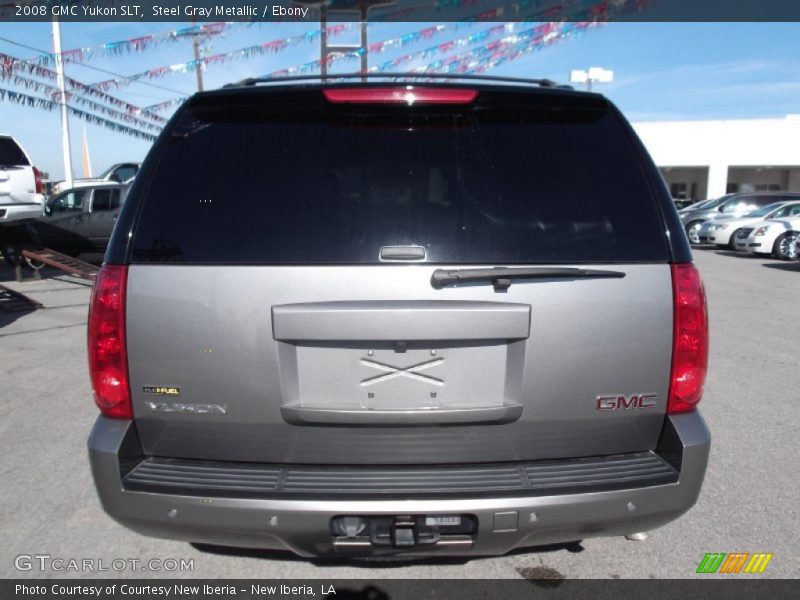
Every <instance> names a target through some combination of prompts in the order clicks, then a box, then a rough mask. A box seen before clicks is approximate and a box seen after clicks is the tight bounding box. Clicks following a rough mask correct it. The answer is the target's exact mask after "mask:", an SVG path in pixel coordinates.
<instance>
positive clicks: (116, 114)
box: [5, 73, 161, 132]
mask: <svg viewBox="0 0 800 600" xmlns="http://www.w3.org/2000/svg"><path fill="white" fill-rule="evenodd" d="M5 79H6V80H7V81H10V82H12V83H13V84H14V85H18V86H21V87H24V88H25V89H26V90H35V91H36V92H39V93H40V94H45V95H46V96H48V97H49V98H50V99H51V100H52V101H53V102H60V101H61V91H60V90H59V89H58V88H57V87H56V86H54V85H49V84H47V83H44V82H42V81H36V80H34V79H29V78H27V77H23V76H22V75H19V74H17V73H13V74H11V75H10V76H9V77H6V78H5ZM65 95H66V98H67V102H73V103H75V104H80V105H81V106H85V107H87V108H90V109H92V110H94V111H97V112H100V113H103V114H104V115H106V116H109V117H113V118H115V119H117V120H118V121H122V122H124V123H128V124H130V125H136V126H137V127H141V128H144V129H150V130H151V131H156V132H158V131H161V126H160V125H157V124H156V123H151V122H149V121H144V120H142V119H137V118H136V117H135V116H133V115H131V114H130V113H127V112H123V111H121V110H116V109H114V108H111V107H109V106H106V105H105V104H100V103H99V102H95V101H94V100H90V99H89V98H85V97H83V96H80V95H78V94H73V93H71V92H65ZM141 110H142V112H146V109H141Z"/></svg>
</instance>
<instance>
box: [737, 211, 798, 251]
mask: <svg viewBox="0 0 800 600" xmlns="http://www.w3.org/2000/svg"><path fill="white" fill-rule="evenodd" d="M798 236H800V214H798V215H796V216H794V217H790V218H788V219H769V220H768V221H761V222H760V223H757V224H756V225H755V227H754V228H753V231H751V232H750V235H748V236H747V242H746V245H745V246H746V249H747V251H748V252H750V253H751V254H764V255H770V254H771V255H772V256H774V257H775V258H779V259H781V260H794V259H796V258H797V246H796V245H795V242H796V241H797V238H798Z"/></svg>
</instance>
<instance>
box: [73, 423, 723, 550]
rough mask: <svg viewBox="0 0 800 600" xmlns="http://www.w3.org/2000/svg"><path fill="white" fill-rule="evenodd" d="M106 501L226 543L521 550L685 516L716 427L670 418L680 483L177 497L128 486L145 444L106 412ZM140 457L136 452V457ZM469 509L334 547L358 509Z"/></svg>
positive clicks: (170, 532)
mask: <svg viewBox="0 0 800 600" xmlns="http://www.w3.org/2000/svg"><path fill="white" fill-rule="evenodd" d="M88 445H89V458H90V462H91V467H92V473H93V475H94V480H95V485H96V487H97V491H98V494H99V496H100V501H101V503H102V505H103V508H104V509H105V511H106V512H107V513H108V514H109V515H110V516H111V517H113V518H114V519H115V520H117V521H118V522H119V523H121V524H122V525H124V526H126V527H128V528H130V529H132V530H134V531H137V532H139V533H142V534H144V535H150V536H154V537H160V538H168V539H175V540H184V541H189V542H198V543H208V544H219V545H227V546H238V547H250V548H265V549H281V550H291V551H293V552H295V553H297V554H300V555H302V556H309V557H311V556H335V555H342V554H344V555H352V554H359V555H373V554H386V553H394V552H398V553H402V554H404V555H408V556H423V555H433V554H450V555H455V554H468V555H476V556H488V555H500V554H504V553H506V552H509V551H510V550H513V549H515V548H521V547H526V546H535V545H542V544H552V543H560V542H570V541H575V540H581V539H585V538H588V537H597V536H614V535H625V534H630V533H635V532H638V531H648V530H652V529H655V528H657V527H660V526H662V525H664V524H666V523H668V522H670V521H672V520H673V519H675V518H677V517H678V516H680V515H681V514H683V513H684V512H686V511H687V510H689V508H691V507H692V505H693V504H694V503H695V501H696V500H697V497H698V494H699V492H700V488H701V485H702V482H703V477H704V475H705V470H706V464H707V460H708V452H709V447H710V435H709V432H708V429H707V428H706V426H705V423H704V422H703V419H702V417H701V416H700V414H699V413H697V412H694V413H690V414H685V415H676V416H672V417H669V418H668V419H667V422H666V424H665V428H664V433H663V434H662V441H661V442H660V444H659V448H658V449H657V452H659V453H660V454H661V455H662V457H664V458H665V459H666V460H668V461H669V462H670V464H672V465H673V466H674V467H675V468H676V469H677V471H678V474H677V476H676V481H674V482H672V483H667V484H659V485H652V486H645V487H635V488H630V489H615V490H606V491H597V490H596V489H592V488H591V487H587V488H585V489H584V490H581V491H579V492H572V493H558V494H554V495H542V494H538V495H532V496H526V495H519V494H503V493H502V492H500V491H498V492H497V493H496V494H489V495H487V494H485V493H483V494H474V495H472V497H470V495H469V494H466V493H465V494H464V495H463V497H462V496H461V495H457V496H455V497H454V496H453V495H452V494H450V495H449V496H448V497H442V498H435V497H430V496H425V497H419V498H415V497H413V496H409V497H400V498H398V497H392V498H382V497H379V496H372V497H369V498H364V497H362V498H355V499H353V498H351V499H341V498H336V497H335V495H333V496H328V497H322V496H316V497H305V498H287V499H284V498H258V497H235V496H233V497H231V496H216V497H207V496H202V495H179V494H176V493H156V492H152V491H133V490H131V489H126V486H125V483H124V482H123V478H122V473H123V472H125V471H127V470H128V468H130V467H131V466H132V465H126V462H128V461H129V460H131V459H130V458H126V457H131V456H135V455H136V454H137V453H139V452H140V450H139V449H138V448H136V446H138V440H137V439H136V434H135V427H134V425H133V423H132V422H130V421H117V420H109V419H105V418H103V417H100V418H99V419H98V421H97V423H96V424H95V427H94V429H93V431H92V434H91V436H90V438H89V444H88ZM134 460H135V459H134ZM453 514H467V515H472V516H474V518H475V520H476V521H477V526H476V531H475V534H474V535H473V536H472V539H471V540H466V541H465V540H463V539H462V540H460V541H459V542H458V543H454V544H452V545H448V544H436V545H431V546H417V547H415V548H411V549H403V550H395V549H393V548H391V547H389V548H386V547H380V548H378V547H375V546H370V545H366V546H364V545H349V544H338V545H335V544H334V541H333V539H332V537H331V533H330V527H331V519H333V518H334V517H337V516H347V515H357V516H362V517H369V516H373V515H374V516H377V515H453Z"/></svg>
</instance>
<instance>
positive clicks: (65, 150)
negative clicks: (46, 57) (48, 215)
mask: <svg viewBox="0 0 800 600" xmlns="http://www.w3.org/2000/svg"><path fill="white" fill-rule="evenodd" d="M53 54H55V56H56V79H57V82H58V91H59V99H60V102H59V103H60V104H61V152H62V154H63V157H64V185H66V188H65V189H69V188H71V187H72V150H71V148H70V140H69V116H68V115H67V90H66V85H65V81H64V79H65V78H64V58H63V56H61V22H60V21H58V20H54V21H53Z"/></svg>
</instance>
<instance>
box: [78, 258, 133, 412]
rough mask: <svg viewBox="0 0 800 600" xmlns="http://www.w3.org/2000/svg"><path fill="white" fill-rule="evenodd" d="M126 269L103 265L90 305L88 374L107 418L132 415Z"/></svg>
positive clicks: (98, 404)
mask: <svg viewBox="0 0 800 600" xmlns="http://www.w3.org/2000/svg"><path fill="white" fill-rule="evenodd" d="M127 279H128V268H127V267H122V266H117V265H105V266H103V268H102V269H100V272H99V273H98V274H97V279H95V282H94V288H93V289H92V302H91V304H90V305H89V336H88V347H89V377H90V378H91V380H92V388H93V390H94V401H95V403H96V404H97V406H98V407H99V408H100V411H101V412H102V413H103V414H104V415H105V416H107V417H115V418H118V419H131V418H133V410H132V408H131V391H130V385H129V383H128V359H127V355H126V352H125V287H126V283H127Z"/></svg>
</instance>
